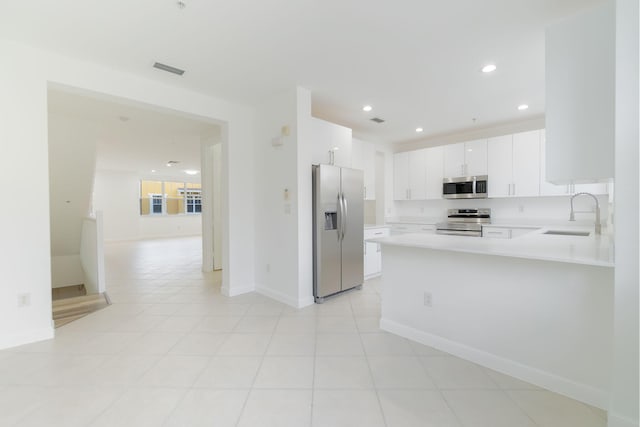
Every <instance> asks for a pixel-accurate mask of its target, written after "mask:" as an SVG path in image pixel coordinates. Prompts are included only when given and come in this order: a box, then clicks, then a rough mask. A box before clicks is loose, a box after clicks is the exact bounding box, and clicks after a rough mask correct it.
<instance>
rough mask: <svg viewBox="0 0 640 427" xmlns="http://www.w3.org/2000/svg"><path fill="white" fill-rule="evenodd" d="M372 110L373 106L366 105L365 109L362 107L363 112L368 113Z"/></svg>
mask: <svg viewBox="0 0 640 427" xmlns="http://www.w3.org/2000/svg"><path fill="white" fill-rule="evenodd" d="M371 110H373V107H372V106H371V105H365V106H364V107H362V111H366V112H367V113H368V112H369V111H371Z"/></svg>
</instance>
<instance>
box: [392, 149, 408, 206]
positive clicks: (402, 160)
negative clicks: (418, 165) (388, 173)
mask: <svg viewBox="0 0 640 427" xmlns="http://www.w3.org/2000/svg"><path fill="white" fill-rule="evenodd" d="M408 198H409V153H407V152H404V153H395V154H394V155H393V199H394V200H408Z"/></svg>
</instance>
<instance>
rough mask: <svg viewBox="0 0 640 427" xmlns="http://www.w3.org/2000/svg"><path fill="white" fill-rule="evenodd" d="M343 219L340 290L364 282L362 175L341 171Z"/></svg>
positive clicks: (355, 171)
mask: <svg viewBox="0 0 640 427" xmlns="http://www.w3.org/2000/svg"><path fill="white" fill-rule="evenodd" d="M341 193H342V194H343V195H344V213H345V215H344V217H343V221H342V225H343V232H344V237H343V239H342V290H345V289H350V288H353V287H354V286H358V285H361V284H362V282H363V281H364V260H363V257H362V253H363V250H364V187H363V173H362V171H360V170H356V169H347V168H343V169H342V191H341Z"/></svg>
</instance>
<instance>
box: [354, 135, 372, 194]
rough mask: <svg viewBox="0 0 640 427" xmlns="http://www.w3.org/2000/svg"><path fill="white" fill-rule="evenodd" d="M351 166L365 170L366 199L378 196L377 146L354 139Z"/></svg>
mask: <svg viewBox="0 0 640 427" xmlns="http://www.w3.org/2000/svg"><path fill="white" fill-rule="evenodd" d="M351 167H352V168H354V169H360V170H362V171H363V172H364V199H365V200H375V198H376V147H375V145H373V144H372V143H370V142H366V141H361V140H359V139H355V138H353V139H352V145H351Z"/></svg>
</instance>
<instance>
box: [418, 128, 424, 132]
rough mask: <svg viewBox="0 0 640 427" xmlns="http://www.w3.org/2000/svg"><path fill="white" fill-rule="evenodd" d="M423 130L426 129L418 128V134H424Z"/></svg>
mask: <svg viewBox="0 0 640 427" xmlns="http://www.w3.org/2000/svg"><path fill="white" fill-rule="evenodd" d="M423 130H424V129H422V128H416V132H418V133H420V132H422V131H423Z"/></svg>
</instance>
